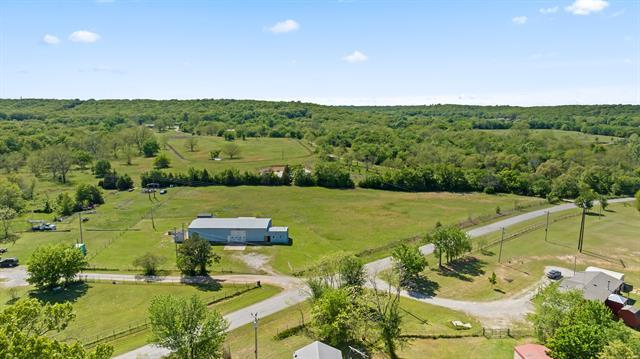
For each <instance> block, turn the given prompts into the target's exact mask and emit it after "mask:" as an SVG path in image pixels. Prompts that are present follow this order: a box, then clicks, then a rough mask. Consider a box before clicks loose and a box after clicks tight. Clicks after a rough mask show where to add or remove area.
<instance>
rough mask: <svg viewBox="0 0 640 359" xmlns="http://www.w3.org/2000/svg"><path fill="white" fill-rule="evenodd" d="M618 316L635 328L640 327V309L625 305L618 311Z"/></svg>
mask: <svg viewBox="0 0 640 359" xmlns="http://www.w3.org/2000/svg"><path fill="white" fill-rule="evenodd" d="M618 318H620V319H621V320H622V321H623V322H624V324H626V325H627V326H629V327H631V328H634V329H640V309H638V308H636V307H634V306H631V305H625V306H624V307H622V309H620V311H619V312H618Z"/></svg>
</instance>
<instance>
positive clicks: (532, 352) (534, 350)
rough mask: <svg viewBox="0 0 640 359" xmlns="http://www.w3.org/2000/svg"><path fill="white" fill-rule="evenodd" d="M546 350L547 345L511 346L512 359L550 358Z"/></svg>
mask: <svg viewBox="0 0 640 359" xmlns="http://www.w3.org/2000/svg"><path fill="white" fill-rule="evenodd" d="M547 350H549V349H548V348H547V347H545V346H544V345H540V344H522V345H518V346H516V347H515V348H513V359H551V357H550V356H548V355H547Z"/></svg>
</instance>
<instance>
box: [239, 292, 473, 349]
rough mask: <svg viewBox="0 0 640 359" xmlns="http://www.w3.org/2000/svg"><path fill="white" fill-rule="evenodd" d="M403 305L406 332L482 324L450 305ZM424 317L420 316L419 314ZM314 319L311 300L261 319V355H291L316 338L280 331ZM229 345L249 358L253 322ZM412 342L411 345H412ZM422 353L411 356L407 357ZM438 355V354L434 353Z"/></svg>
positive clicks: (434, 332)
mask: <svg viewBox="0 0 640 359" xmlns="http://www.w3.org/2000/svg"><path fill="white" fill-rule="evenodd" d="M400 307H401V308H402V309H403V311H402V313H403V330H404V334H405V335H456V334H466V332H461V331H457V330H455V329H453V328H452V327H451V326H450V325H449V322H450V321H452V320H460V321H463V322H468V323H471V324H472V326H473V329H471V330H472V331H475V330H479V329H480V324H479V323H478V322H477V321H476V320H475V319H473V318H471V317H469V316H467V315H466V314H464V313H460V312H456V311H452V310H449V309H446V308H442V307H437V306H432V305H429V304H424V303H420V302H417V301H414V300H411V299H406V298H401V302H400ZM416 317H417V318H421V319H417V318H416ZM303 318H304V323H307V324H308V323H309V322H310V320H311V314H310V305H309V303H308V302H304V303H301V304H300V305H297V306H294V307H291V308H287V309H285V310H283V311H280V312H278V313H275V314H273V315H270V316H268V317H266V318H261V319H260V327H259V328H260V329H259V330H258V345H259V351H260V356H261V357H264V358H288V357H290V356H291V355H292V353H293V352H294V351H295V350H297V349H299V348H301V347H303V346H305V345H307V344H309V343H311V342H313V341H314V339H313V338H312V337H310V336H308V335H305V334H303V333H299V334H296V335H293V336H290V337H288V338H286V339H282V340H278V339H276V338H274V336H275V335H276V334H278V333H279V332H282V331H284V330H286V329H287V328H293V327H295V326H298V325H300V324H301V323H302V322H303ZM227 345H228V347H229V349H230V350H231V354H232V355H233V357H234V358H235V357H238V358H249V357H251V355H252V354H253V327H252V326H251V325H250V324H247V325H244V326H242V327H240V328H238V329H236V330H233V331H232V332H231V333H230V334H229V337H228V339H227ZM412 345H413V342H410V344H409V346H408V347H410V346H412ZM416 357H422V355H418V356H407V358H416ZM434 357H438V356H434Z"/></svg>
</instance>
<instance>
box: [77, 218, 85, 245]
mask: <svg viewBox="0 0 640 359" xmlns="http://www.w3.org/2000/svg"><path fill="white" fill-rule="evenodd" d="M78 223H79V224H80V243H84V240H83V239H82V212H78Z"/></svg>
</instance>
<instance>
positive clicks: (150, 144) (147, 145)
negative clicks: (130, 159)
mask: <svg viewBox="0 0 640 359" xmlns="http://www.w3.org/2000/svg"><path fill="white" fill-rule="evenodd" d="M158 151H160V145H159V144H158V141H156V139H155V138H153V137H152V138H149V139H147V140H145V141H144V143H143V144H142V153H143V154H144V156H145V157H153V156H155V155H156V153H158Z"/></svg>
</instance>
